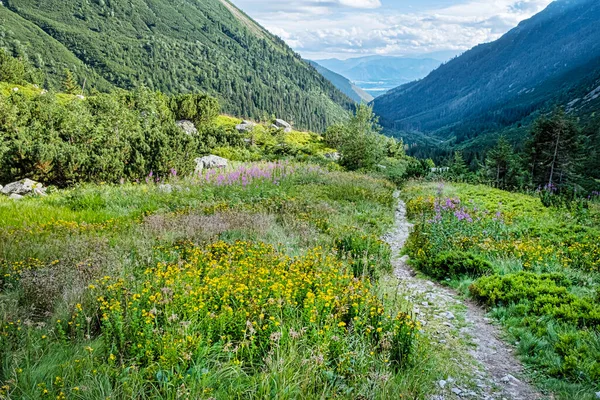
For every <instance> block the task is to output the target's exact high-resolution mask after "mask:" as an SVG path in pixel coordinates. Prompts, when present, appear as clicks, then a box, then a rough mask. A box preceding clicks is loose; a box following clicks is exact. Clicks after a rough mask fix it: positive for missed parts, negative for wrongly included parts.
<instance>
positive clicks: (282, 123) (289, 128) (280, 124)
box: [273, 118, 292, 133]
mask: <svg viewBox="0 0 600 400" xmlns="http://www.w3.org/2000/svg"><path fill="white" fill-rule="evenodd" d="M273 125H274V126H275V127H276V128H277V129H283V131H284V132H285V133H290V132H291V131H292V125H290V124H289V123H288V122H286V121H284V120H282V119H279V118H278V119H276V120H275V123H274V124H273Z"/></svg>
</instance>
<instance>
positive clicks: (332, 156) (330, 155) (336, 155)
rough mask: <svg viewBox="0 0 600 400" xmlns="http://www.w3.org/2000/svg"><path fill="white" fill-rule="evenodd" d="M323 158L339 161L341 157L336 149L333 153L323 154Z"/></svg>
mask: <svg viewBox="0 0 600 400" xmlns="http://www.w3.org/2000/svg"><path fill="white" fill-rule="evenodd" d="M325 158H326V159H328V160H331V161H339V160H340V159H341V158H342V156H341V155H340V153H338V152H337V151H336V152H334V153H327V154H325Z"/></svg>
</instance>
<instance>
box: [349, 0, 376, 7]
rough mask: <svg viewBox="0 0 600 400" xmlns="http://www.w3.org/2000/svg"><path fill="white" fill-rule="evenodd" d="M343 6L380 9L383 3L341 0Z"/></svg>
mask: <svg viewBox="0 0 600 400" xmlns="http://www.w3.org/2000/svg"><path fill="white" fill-rule="evenodd" d="M339 3H340V4H341V5H342V6H347V7H352V8H379V7H381V2H380V1H379V0H339Z"/></svg>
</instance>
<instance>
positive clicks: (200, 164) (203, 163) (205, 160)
mask: <svg viewBox="0 0 600 400" xmlns="http://www.w3.org/2000/svg"><path fill="white" fill-rule="evenodd" d="M194 161H195V162H196V170H195V172H196V174H198V173H200V172H202V171H203V170H204V169H205V168H206V169H212V168H227V164H228V161H227V159H225V158H223V157H219V156H215V155H210V156H206V157H201V158H196V159H195V160H194Z"/></svg>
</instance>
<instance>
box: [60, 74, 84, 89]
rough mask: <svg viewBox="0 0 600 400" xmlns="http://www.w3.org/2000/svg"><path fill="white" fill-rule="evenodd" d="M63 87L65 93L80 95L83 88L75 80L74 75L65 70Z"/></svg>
mask: <svg viewBox="0 0 600 400" xmlns="http://www.w3.org/2000/svg"><path fill="white" fill-rule="evenodd" d="M63 86H64V87H65V92H66V93H68V94H80V93H81V88H80V87H79V84H78V83H77V80H76V79H75V76H74V75H73V73H72V72H71V71H70V70H68V69H65V80H64V81H63Z"/></svg>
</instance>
